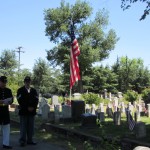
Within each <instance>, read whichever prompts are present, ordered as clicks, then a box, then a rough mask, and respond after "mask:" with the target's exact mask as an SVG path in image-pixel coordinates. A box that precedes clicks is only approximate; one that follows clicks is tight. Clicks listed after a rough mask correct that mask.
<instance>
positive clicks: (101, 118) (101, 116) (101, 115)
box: [99, 112, 105, 122]
mask: <svg viewBox="0 0 150 150" xmlns="http://www.w3.org/2000/svg"><path fill="white" fill-rule="evenodd" d="M99 119H100V122H104V121H105V114H104V112H100V113H99Z"/></svg>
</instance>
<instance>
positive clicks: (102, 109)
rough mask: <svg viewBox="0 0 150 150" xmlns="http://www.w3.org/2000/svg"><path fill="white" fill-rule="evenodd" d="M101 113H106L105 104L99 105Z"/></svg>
mask: <svg viewBox="0 0 150 150" xmlns="http://www.w3.org/2000/svg"><path fill="white" fill-rule="evenodd" d="M99 109H100V112H104V104H103V103H100V105H99Z"/></svg>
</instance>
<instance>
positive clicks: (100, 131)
mask: <svg viewBox="0 0 150 150" xmlns="http://www.w3.org/2000/svg"><path fill="white" fill-rule="evenodd" d="M121 120H122V121H121V125H114V123H113V119H111V118H105V122H104V123H100V124H99V125H98V126H97V127H96V128H83V127H81V124H80V123H65V124H61V125H60V124H58V125H60V126H61V127H64V128H66V129H71V130H75V131H79V132H81V133H86V134H89V135H91V136H98V137H102V136H103V137H108V138H113V139H114V138H117V139H118V138H119V139H120V138H129V139H134V140H137V141H140V142H147V143H150V134H149V133H150V118H148V117H146V116H143V117H141V121H142V122H144V123H145V125H146V132H147V136H146V137H145V138H140V139H136V136H135V129H134V130H133V131H130V130H129V127H128V124H127V122H126V117H125V116H123V117H122V119H121Z"/></svg>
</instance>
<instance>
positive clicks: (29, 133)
mask: <svg viewBox="0 0 150 150" xmlns="http://www.w3.org/2000/svg"><path fill="white" fill-rule="evenodd" d="M30 85H31V78H30V77H29V76H26V77H25V79H24V86H23V87H21V88H19V89H18V91H17V100H18V103H19V116H20V139H19V142H20V146H25V145H26V143H27V144H29V145H36V143H35V142H34V141H33V135H34V116H35V115H36V108H37V105H38V94H37V91H36V90H35V89H34V88H32V87H31V86H30Z"/></svg>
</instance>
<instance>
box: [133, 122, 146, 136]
mask: <svg viewBox="0 0 150 150" xmlns="http://www.w3.org/2000/svg"><path fill="white" fill-rule="evenodd" d="M135 135H136V138H144V137H146V126H145V123H144V122H137V124H136V126H135Z"/></svg>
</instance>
